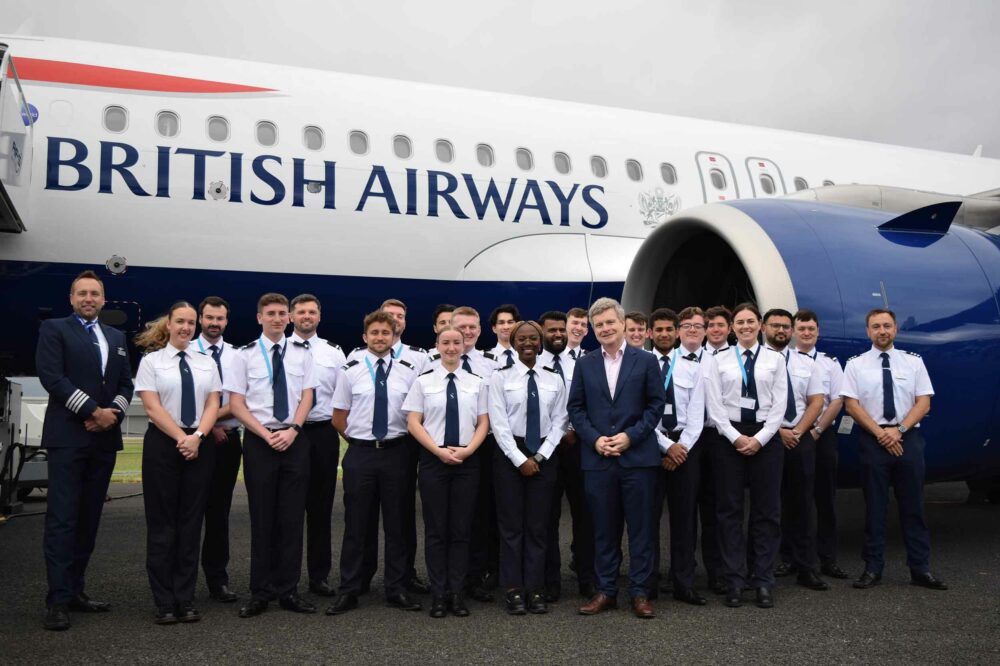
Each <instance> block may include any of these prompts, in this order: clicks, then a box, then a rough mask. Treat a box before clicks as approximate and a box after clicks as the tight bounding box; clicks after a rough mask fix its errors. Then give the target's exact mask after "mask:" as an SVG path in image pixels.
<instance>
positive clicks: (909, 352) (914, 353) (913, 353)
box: [899, 349, 920, 358]
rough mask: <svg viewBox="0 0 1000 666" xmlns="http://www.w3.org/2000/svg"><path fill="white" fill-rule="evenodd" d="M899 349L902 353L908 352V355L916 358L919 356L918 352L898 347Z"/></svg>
mask: <svg viewBox="0 0 1000 666" xmlns="http://www.w3.org/2000/svg"><path fill="white" fill-rule="evenodd" d="M899 351H901V352H903V353H904V354H909V355H910V356H916V357H917V358H920V354H918V353H917V352H911V351H906V350H905V349H900V350H899Z"/></svg>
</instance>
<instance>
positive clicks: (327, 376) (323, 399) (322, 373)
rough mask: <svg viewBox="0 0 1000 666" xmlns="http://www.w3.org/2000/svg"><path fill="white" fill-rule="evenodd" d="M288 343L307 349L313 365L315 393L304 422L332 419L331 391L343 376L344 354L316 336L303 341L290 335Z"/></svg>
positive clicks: (296, 335) (337, 346)
mask: <svg viewBox="0 0 1000 666" xmlns="http://www.w3.org/2000/svg"><path fill="white" fill-rule="evenodd" d="M288 341H289V342H290V343H292V345H295V346H296V347H301V348H303V349H308V350H309V353H310V354H312V358H313V362H314V363H315V370H316V381H317V385H316V393H315V395H314V396H313V406H312V409H310V410H309V416H307V417H306V421H329V420H330V418H331V417H333V391H334V389H335V388H336V387H337V382H338V381H339V380H340V378H341V377H342V376H343V374H344V371H343V370H342V368H343V367H344V364H345V363H347V359H345V358H344V352H343V351H341V349H340V346H339V345H335V344H333V343H332V342H327V341H326V340H324V339H323V338H321V337H319V336H318V335H314V336H312V337H311V338H309V339H308V340H304V339H303V338H302V337H301V336H300V335H299V334H298V333H292V335H291V336H289V338H288Z"/></svg>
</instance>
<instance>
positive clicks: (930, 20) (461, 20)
mask: <svg viewBox="0 0 1000 666" xmlns="http://www.w3.org/2000/svg"><path fill="white" fill-rule="evenodd" d="M812 4H813V3H810V2H808V0H792V1H789V0H756V1H754V2H740V1H738V0H728V1H725V0H699V1H697V2H678V1H676V0H655V1H645V2H640V1H637V0H604V1H603V2H601V1H593V0H534V1H530V2H529V1H522V0H491V1H490V2H482V3H479V2H470V1H469V0H461V1H456V0H442V1H434V0H423V1H418V0H410V1H409V2H407V1H406V0H368V1H361V0H355V1H354V2H351V3H344V2H335V1H327V2H319V1H315V0H314V1H311V2H306V1H304V0H284V1H283V2H280V3H279V2H273V1H267V0H207V1H206V0H168V1H166V2H155V3H154V2H146V1H144V0H140V1H138V2H122V1H121V0H116V1H115V2H107V1H103V0H102V1H97V0H90V1H88V2H82V1H81V0H48V1H44V2H41V1H39V0H34V1H30V2H29V1H24V0H3V5H4V9H3V14H2V22H0V32H9V31H13V30H16V29H17V28H18V27H19V26H22V25H23V28H22V32H23V34H35V35H48V36H56V37H70V38H75V39H86V40H94V41H107V42H115V43H120V44H129V45H137V46H149V47H153V48H160V49H168V50H179V51H188V52H192V53H205V54H209V55H217V56H223V57H233V58H245V59H251V60H260V61H266V62H275V63H282V64H289V65H303V66H310V67H317V68H320V69H329V70H336V71H342V72H353V73H358V74H370V75H376V76H387V77H392V78H399V79H407V80H413V81H423V82H429V83H439V84H445V85H454V86H460V87H471V88H481V89H485V90H495V91H500V92H511V93H518V94H524V95H533V96H540V97H549V98H554V99H564V100H572V101H578V102H587V103H592V104H604V105H609V106H618V107H625V108H632V109H641V110H645V111H653V112H659V113H670V114H675V115H684V116H693V117H700V118H708V119H712V120H723V121H731V122H738V123H745V124H751V125H762V126H768V127H777V128H782V129H794V130H799V131H804V132H813V133H818V134H828V135H832V136H840V137H850V138H856V139H865V140H869V141H879V142H884V143H895V144H901V145H907V146H917V147H921V148H931V149H935V150H947V151H952V152H958V153H971V152H972V151H973V150H974V149H975V147H976V145H977V144H983V155H985V156H989V157H1000V122H998V118H1000V85H998V81H1000V39H998V38H997V34H996V30H997V26H998V25H1000V2H995V1H993V0H948V1H947V2H946V1H943V0H940V1H932V0H868V1H864V2H860V1H855V0H842V1H841V2H824V3H822V7H823V8H822V9H813V8H811V5H812ZM815 6H821V5H820V3H816V4H815ZM26 21H27V23H26V24H25V22H26ZM998 185H1000V184H998Z"/></svg>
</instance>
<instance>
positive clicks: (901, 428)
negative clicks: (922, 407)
mask: <svg viewBox="0 0 1000 666" xmlns="http://www.w3.org/2000/svg"><path fill="white" fill-rule="evenodd" d="M896 429H897V430H899V434H900V435H902V434H903V433H904V432H906V431H907V430H909V428H907V427H906V426H905V425H903V424H902V423H900V424H899V427H898V428H896Z"/></svg>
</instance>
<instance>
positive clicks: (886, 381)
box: [879, 352, 896, 423]
mask: <svg viewBox="0 0 1000 666" xmlns="http://www.w3.org/2000/svg"><path fill="white" fill-rule="evenodd" d="M879 356H881V357H882V416H883V417H884V418H885V421H886V423H892V422H893V421H895V420H896V401H895V400H894V399H893V397H892V369H891V368H890V367H889V354H888V353H886V352H882V353H881V354H879Z"/></svg>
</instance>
